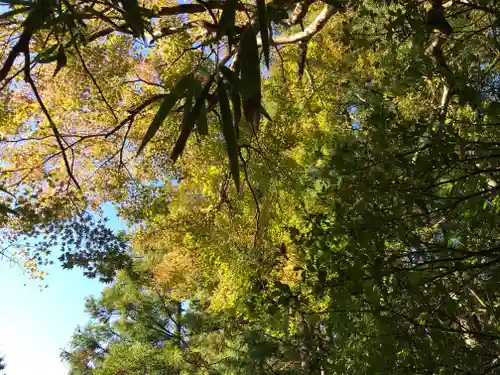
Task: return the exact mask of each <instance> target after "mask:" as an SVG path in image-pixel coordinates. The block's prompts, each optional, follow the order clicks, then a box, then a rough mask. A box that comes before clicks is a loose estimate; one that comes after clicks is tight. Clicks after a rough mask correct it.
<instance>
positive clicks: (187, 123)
mask: <svg viewBox="0 0 500 375" xmlns="http://www.w3.org/2000/svg"><path fill="white" fill-rule="evenodd" d="M196 82H199V81H196ZM194 93H195V81H194V80H193V81H192V82H191V84H190V85H189V86H188V87H187V90H186V100H185V102H184V118H183V121H182V130H181V134H180V135H179V138H177V142H176V143H175V146H174V149H173V150H172V155H171V156H170V157H171V159H172V161H173V162H174V163H175V162H176V161H177V159H178V158H179V156H180V155H181V154H182V151H184V147H186V142H187V140H188V138H189V135H190V134H191V131H192V130H193V125H194V121H192V119H191V117H192V112H191V108H192V107H193V99H194Z"/></svg>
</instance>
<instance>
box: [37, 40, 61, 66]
mask: <svg viewBox="0 0 500 375" xmlns="http://www.w3.org/2000/svg"><path fill="white" fill-rule="evenodd" d="M57 47H59V45H58V44H54V45H52V46H50V47H47V48H45V49H44V50H42V51H41V52H40V53H39V54H38V55H36V57H35V58H34V61H38V62H39V63H41V64H47V63H51V62H53V61H56V60H57V53H56V50H57Z"/></svg>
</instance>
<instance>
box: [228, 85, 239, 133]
mask: <svg viewBox="0 0 500 375" xmlns="http://www.w3.org/2000/svg"><path fill="white" fill-rule="evenodd" d="M230 93H231V103H232V105H233V112H234V126H235V128H236V129H238V127H239V125H240V120H241V98H240V93H239V92H238V90H237V89H235V88H231V89H230Z"/></svg>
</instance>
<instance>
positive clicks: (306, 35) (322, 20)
mask: <svg viewBox="0 0 500 375" xmlns="http://www.w3.org/2000/svg"><path fill="white" fill-rule="evenodd" d="M338 11H339V8H336V7H334V6H332V5H327V6H325V8H323V10H322V11H321V13H320V14H318V16H317V17H316V18H315V19H314V21H312V22H311V23H310V24H309V26H307V27H306V28H305V29H304V30H303V31H300V32H298V33H295V34H292V35H280V36H276V37H274V38H273V40H272V43H274V44H292V43H297V42H302V41H305V42H307V41H308V40H310V39H311V38H312V37H313V36H314V35H316V34H317V33H319V32H320V31H321V30H322V29H323V27H325V25H326V23H327V22H328V20H329V19H330V18H332V16H333V15H334V14H335V13H336V12H338ZM257 42H258V44H259V46H261V45H262V40H261V39H260V38H258V40H257Z"/></svg>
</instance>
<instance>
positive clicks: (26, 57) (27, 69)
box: [24, 52, 81, 190]
mask: <svg viewBox="0 0 500 375" xmlns="http://www.w3.org/2000/svg"><path fill="white" fill-rule="evenodd" d="M24 62H25V63H24V75H25V80H26V82H27V83H28V84H29V85H30V87H31V90H33V94H34V95H35V97H36V100H37V102H38V104H39V105H40V108H41V109H42V112H43V113H44V115H45V117H46V118H47V120H48V121H49V124H50V128H51V129H52V132H53V133H54V136H55V137H56V140H57V143H58V145H59V148H60V149H61V154H62V157H63V160H64V165H65V166H66V171H67V173H68V175H69V177H70V179H71V180H72V181H73V183H74V184H75V185H76V187H77V188H78V189H80V190H81V188H80V185H79V184H78V181H77V180H76V178H75V176H74V175H73V172H72V171H71V164H70V163H69V160H68V156H67V155H66V151H65V148H64V145H63V143H62V140H61V135H60V133H59V130H58V129H57V126H56V124H55V123H54V120H52V117H51V116H50V113H49V111H48V110H47V107H46V106H45V104H44V103H43V100H42V98H41V97H40V94H39V93H38V90H37V88H36V86H35V83H34V82H33V79H32V77H31V71H30V55H29V52H24Z"/></svg>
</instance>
